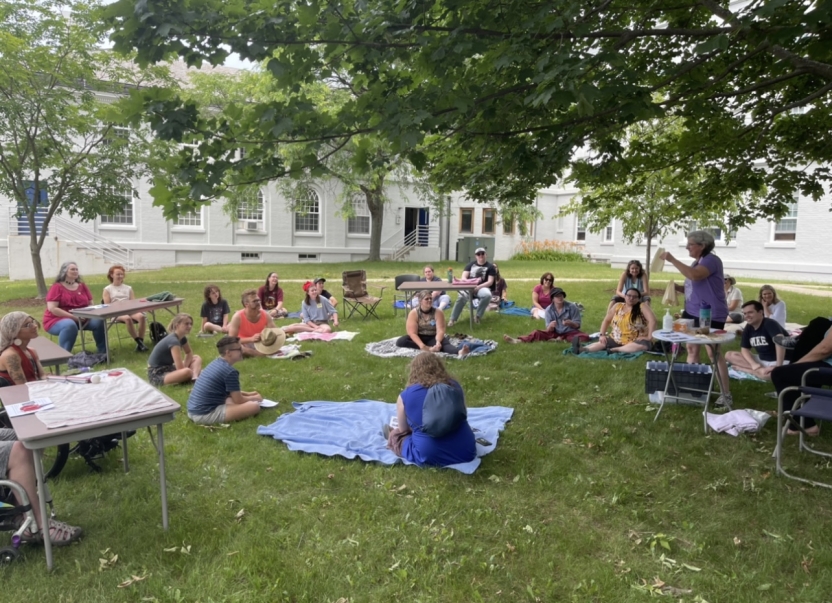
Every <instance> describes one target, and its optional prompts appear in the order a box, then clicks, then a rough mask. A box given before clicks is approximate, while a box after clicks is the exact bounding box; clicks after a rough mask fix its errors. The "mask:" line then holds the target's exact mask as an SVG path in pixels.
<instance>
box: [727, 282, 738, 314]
mask: <svg viewBox="0 0 832 603" xmlns="http://www.w3.org/2000/svg"><path fill="white" fill-rule="evenodd" d="M725 297H726V298H727V299H726V301H727V302H728V307H729V308H730V307H731V302H732V301H734V300H736V301H738V302H740V303H738V304H737V307H736V308H734V309H733V310H731V312H742V291H740V290H739V289H737V288H736V287H731V289H730V291H728V293H727V295H726V296H725Z"/></svg>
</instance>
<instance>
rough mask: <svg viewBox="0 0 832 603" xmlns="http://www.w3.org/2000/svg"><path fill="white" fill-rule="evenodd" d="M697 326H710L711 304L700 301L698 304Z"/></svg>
mask: <svg viewBox="0 0 832 603" xmlns="http://www.w3.org/2000/svg"><path fill="white" fill-rule="evenodd" d="M699 326H700V327H702V328H703V329H704V328H708V329H710V328H711V305H710V304H709V303H707V302H702V305H701V306H699Z"/></svg>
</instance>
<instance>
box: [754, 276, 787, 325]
mask: <svg viewBox="0 0 832 603" xmlns="http://www.w3.org/2000/svg"><path fill="white" fill-rule="evenodd" d="M759 300H760V303H761V304H763V314H765V317H766V318H771V319H773V320H775V321H777V323H778V324H779V325H780V326H781V327H783V328H784V329H785V328H786V302H784V301H783V300H781V299H780V298H778V297H777V291H775V290H774V287H772V286H771V285H763V286H762V287H760V297H759Z"/></svg>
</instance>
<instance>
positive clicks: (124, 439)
mask: <svg viewBox="0 0 832 603" xmlns="http://www.w3.org/2000/svg"><path fill="white" fill-rule="evenodd" d="M121 462H122V463H123V464H124V472H125V473H129V472H130V463H129V462H128V460H127V432H126V431H122V432H121Z"/></svg>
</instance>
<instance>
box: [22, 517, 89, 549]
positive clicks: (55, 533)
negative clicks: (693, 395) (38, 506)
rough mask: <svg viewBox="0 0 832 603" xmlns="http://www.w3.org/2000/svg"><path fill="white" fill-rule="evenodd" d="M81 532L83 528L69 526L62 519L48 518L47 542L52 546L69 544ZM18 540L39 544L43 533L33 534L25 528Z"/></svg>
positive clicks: (78, 536)
mask: <svg viewBox="0 0 832 603" xmlns="http://www.w3.org/2000/svg"><path fill="white" fill-rule="evenodd" d="M83 533H84V530H83V529H81V528H77V527H75V526H71V525H69V524H68V523H65V522H63V521H58V520H57V519H50V520H49V542H51V543H52V546H56V547H57V546H69V545H70V544H72V543H73V542H75V541H76V540H78V539H79V538H80V537H81V536H82V535H83ZM20 541H21V542H24V543H29V544H40V543H42V542H43V534H42V533H41V532H37V533H36V534H33V533H32V532H30V531H29V530H26V531H25V532H23V533H22V534H21V535H20Z"/></svg>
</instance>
